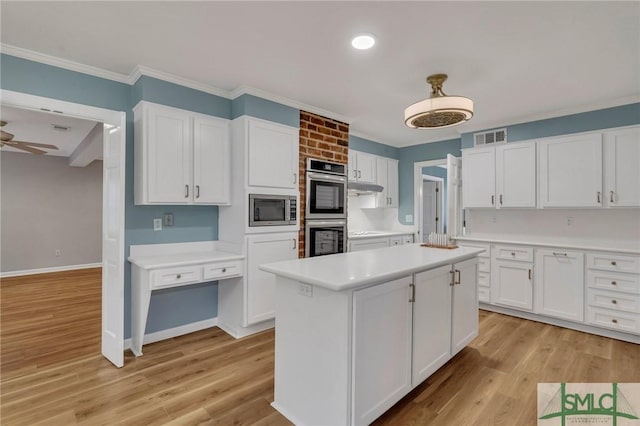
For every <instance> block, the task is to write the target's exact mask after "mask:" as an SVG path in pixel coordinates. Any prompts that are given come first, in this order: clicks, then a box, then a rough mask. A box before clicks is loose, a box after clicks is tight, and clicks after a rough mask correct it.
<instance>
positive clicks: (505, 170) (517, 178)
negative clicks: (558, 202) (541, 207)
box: [496, 142, 536, 208]
mask: <svg viewBox="0 0 640 426" xmlns="http://www.w3.org/2000/svg"><path fill="white" fill-rule="evenodd" d="M496 197H497V200H496V201H497V202H496V206H497V207H498V208H505V207H535V206H536V144H535V143H532V142H529V143H509V144H505V145H502V146H499V147H496Z"/></svg>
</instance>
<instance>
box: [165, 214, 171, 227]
mask: <svg viewBox="0 0 640 426" xmlns="http://www.w3.org/2000/svg"><path fill="white" fill-rule="evenodd" d="M163 220H164V222H163V225H164V226H173V213H165V214H164V216H163Z"/></svg>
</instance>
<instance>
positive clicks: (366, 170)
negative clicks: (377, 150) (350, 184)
mask: <svg viewBox="0 0 640 426" xmlns="http://www.w3.org/2000/svg"><path fill="white" fill-rule="evenodd" d="M376 167H377V166H376V156H375V155H371V154H366V153H364V152H358V151H353V150H349V180H350V181H354V182H364V183H375V182H376Z"/></svg>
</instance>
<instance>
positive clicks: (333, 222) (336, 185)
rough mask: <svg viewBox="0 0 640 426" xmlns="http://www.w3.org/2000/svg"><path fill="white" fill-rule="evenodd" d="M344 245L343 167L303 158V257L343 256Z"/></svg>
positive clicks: (344, 184)
mask: <svg viewBox="0 0 640 426" xmlns="http://www.w3.org/2000/svg"><path fill="white" fill-rule="evenodd" d="M346 244H347V170H346V165H344V164H336V163H330V162H327V161H323V160H316V159H313V158H309V159H307V172H306V198H305V257H314V256H323V255H327V254H335V253H344V252H345V251H346Z"/></svg>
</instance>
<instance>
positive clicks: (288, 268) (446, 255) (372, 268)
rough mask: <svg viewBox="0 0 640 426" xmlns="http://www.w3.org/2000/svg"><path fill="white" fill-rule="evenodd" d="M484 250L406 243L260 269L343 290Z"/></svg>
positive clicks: (389, 278) (470, 255) (431, 267)
mask: <svg viewBox="0 0 640 426" xmlns="http://www.w3.org/2000/svg"><path fill="white" fill-rule="evenodd" d="M482 251H483V250H481V249H476V248H470V247H464V248H463V247H461V248H457V249H452V250H448V249H434V248H427V247H421V246H420V244H404V245H400V246H393V247H384V248H379V249H373V250H363V251H356V252H349V253H341V254H333V255H328V256H318V257H308V258H305V259H295V260H286V261H283V262H275V263H267V264H263V265H260V266H259V267H258V268H259V269H261V270H263V271H267V272H271V273H274V274H276V275H280V276H283V277H287V278H291V279H293V280H296V281H300V282H303V283H307V284H312V285H317V286H320V287H324V288H327V289H329V290H334V291H343V290H349V289H353V288H356V287H360V286H363V285H366V284H372V283H376V282H382V281H389V280H392V279H396V278H400V277H403V276H407V275H410V274H413V273H415V272H420V271H425V270H427V269H433V268H437V267H438V266H443V265H447V264H451V263H455V262H458V261H462V260H466V259H470V258H472V257H475V256H477V255H478V254H479V253H481V252H482Z"/></svg>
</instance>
